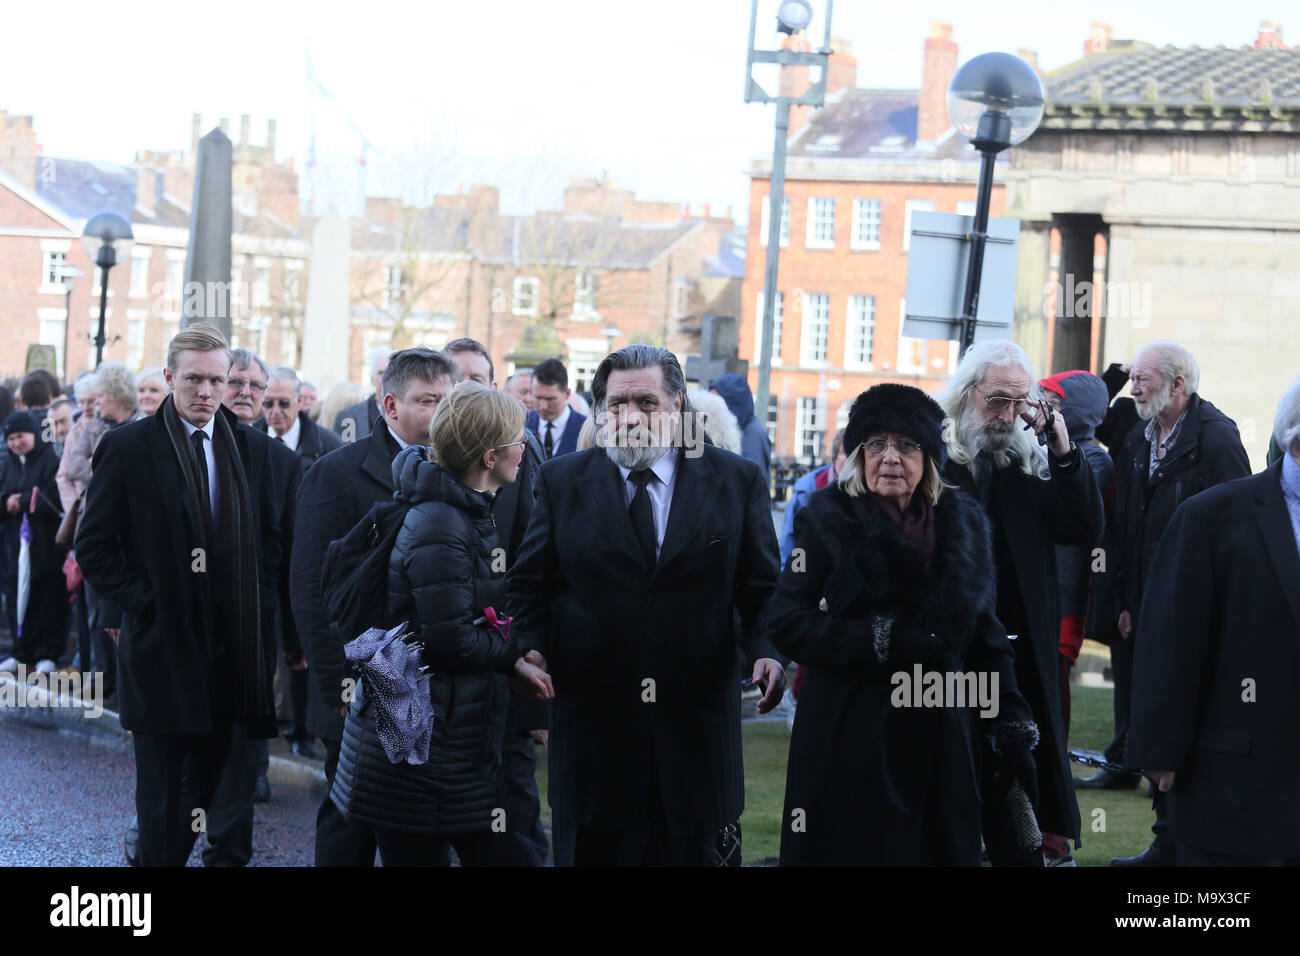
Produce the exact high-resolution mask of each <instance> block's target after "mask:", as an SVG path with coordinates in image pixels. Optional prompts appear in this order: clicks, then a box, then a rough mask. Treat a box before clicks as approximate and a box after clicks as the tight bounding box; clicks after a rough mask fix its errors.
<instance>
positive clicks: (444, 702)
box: [334, 449, 523, 834]
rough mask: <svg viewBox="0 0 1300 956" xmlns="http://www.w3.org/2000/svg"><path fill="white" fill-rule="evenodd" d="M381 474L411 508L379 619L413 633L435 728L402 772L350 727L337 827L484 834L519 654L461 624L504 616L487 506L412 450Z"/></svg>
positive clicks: (494, 798) (511, 644) (497, 790)
mask: <svg viewBox="0 0 1300 956" xmlns="http://www.w3.org/2000/svg"><path fill="white" fill-rule="evenodd" d="M393 471H394V478H395V483H396V485H397V495H396V496H397V497H398V498H399V499H400V500H402V501H404V502H406V503H408V504H410V505H411V506H412V508H411V510H410V511H409V512H407V515H406V520H405V521H404V522H403V524H402V527H401V530H400V531H398V533H397V540H396V541H394V542H393V551H392V554H391V556H390V557H389V562H388V615H389V617H390V619H391V620H392V621H393V622H397V621H407V622H409V623H410V624H411V625H412V626H413V627H416V628H418V629H419V633H420V640H421V642H422V643H423V644H424V651H423V658H424V664H425V666H426V667H428V668H430V677H429V700H430V703H431V704H432V705H433V710H434V713H435V714H437V715H438V716H440V717H443V718H444V719H445V723H444V724H440V725H439V726H438V727H437V729H436V730H435V731H434V734H433V739H432V740H431V742H430V744H429V759H428V761H427V762H426V763H423V764H420V765H418V766H410V765H407V764H397V765H394V764H392V763H390V762H389V761H388V758H387V756H386V754H385V753H384V750H383V746H382V744H381V743H380V742H379V738H378V736H377V735H376V734H375V732H374V729H373V725H369V726H366V728H365V730H364V731H363V732H360V733H354V732H355V731H358V730H359V728H360V727H361V725H360V724H359V723H358V722H356V721H350V722H349V723H348V724H347V726H346V728H345V730H344V736H343V747H342V755H341V756H340V758H339V771H338V777H337V783H336V784H335V789H334V798H335V801H336V802H337V803H339V804H340V808H341V809H345V811H346V813H347V814H348V819H349V820H357V821H359V822H362V823H367V824H370V825H372V826H382V827H387V828H390V829H397V830H402V831H405V832H412V833H426V834H435V833H438V834H455V833H472V832H476V831H482V830H488V829H490V828H491V826H492V823H493V811H494V809H496V808H497V807H500V806H502V797H501V786H502V780H503V772H502V764H501V740H502V737H503V735H504V733H505V724H506V708H507V705H508V703H509V695H510V688H509V685H508V684H507V682H506V676H505V675H506V674H508V673H509V672H510V671H511V669H512V668H513V665H514V662H515V661H516V660H517V659H518V658H519V657H520V656H521V655H522V653H523V652H522V651H521V650H520V649H519V645H518V641H517V640H515V639H513V638H512V639H510V640H505V639H503V638H501V637H500V636H499V635H498V634H497V633H496V632H495V631H489V630H488V629H487V628H485V627H484V626H482V625H475V624H474V623H473V622H474V621H475V620H476V619H477V618H480V617H482V616H483V609H484V608H488V607H491V608H494V609H496V610H498V611H503V610H504V605H505V602H504V598H505V573H504V570H502V568H501V564H500V561H499V560H497V556H496V555H494V554H493V551H494V550H495V549H496V547H497V529H496V524H495V523H494V521H493V516H492V510H491V504H490V502H489V499H488V497H487V496H485V495H484V494H483V493H482V492H477V491H472V490H470V489H469V488H466V487H465V486H464V485H462V484H461V483H460V482H458V481H456V479H455V478H453V477H452V476H451V475H450V474H449V473H447V472H446V471H444V470H443V469H442V468H441V467H439V466H438V465H436V464H434V463H433V462H431V461H427V460H425V458H424V455H423V449H407V450H406V451H403V452H402V453H401V454H400V455H398V457H397V458H396V459H394V461H393ZM494 566H495V567H494ZM363 684H364V681H363ZM362 693H363V694H364V693H365V690H364V686H363V690H362Z"/></svg>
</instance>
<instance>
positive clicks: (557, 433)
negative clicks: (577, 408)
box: [537, 405, 573, 454]
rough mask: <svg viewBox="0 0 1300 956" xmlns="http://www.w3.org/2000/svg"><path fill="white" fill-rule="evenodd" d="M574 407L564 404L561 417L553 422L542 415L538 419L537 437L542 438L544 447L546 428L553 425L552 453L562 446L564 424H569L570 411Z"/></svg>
mask: <svg viewBox="0 0 1300 956" xmlns="http://www.w3.org/2000/svg"><path fill="white" fill-rule="evenodd" d="M571 411H573V409H571V408H569V406H568V405H565V406H564V411H562V412H560V417H559V418H557V419H556V420H555V421H553V422H548V421H547V420H546V419H545V418H542V417H541V416H540V415H539V416H538V420H537V437H538V438H540V439H541V440H542V447H543V448H545V447H546V429H547V427H548V426H553V427H552V430H551V454H555V452H556V451H558V450H559V448H560V439H562V438H563V437H564V426H565V425H567V424H569V412H571Z"/></svg>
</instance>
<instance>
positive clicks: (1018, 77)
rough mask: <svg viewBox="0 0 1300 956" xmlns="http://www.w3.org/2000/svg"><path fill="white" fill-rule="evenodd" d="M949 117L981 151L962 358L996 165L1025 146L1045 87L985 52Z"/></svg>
mask: <svg viewBox="0 0 1300 956" xmlns="http://www.w3.org/2000/svg"><path fill="white" fill-rule="evenodd" d="M948 115H949V116H951V117H952V123H953V125H954V126H955V127H957V131H958V132H960V133H961V134H962V135H963V136H965V137H966V138H967V139H969V140H970V141H971V145H972V146H974V147H975V148H976V149H977V150H979V152H980V178H979V188H978V191H977V193H976V199H975V222H974V223H973V224H972V226H971V235H970V238H971V250H970V259H969V260H968V261H967V263H966V290H965V294H964V295H963V296H962V312H961V333H960V334H961V352H960V354H961V355H965V354H966V350H967V349H969V348H970V347H971V346H972V345H973V344H974V343H975V316H976V314H977V313H978V312H979V301H980V278H981V275H982V273H983V270H984V246H985V243H986V241H987V240H988V227H989V200H990V199H991V198H992V196H993V164H994V163H995V162H996V161H997V157H998V153H1000V152H1002V151H1003V150H1004V149H1006V148H1008V147H1009V146H1017V145H1019V144H1020V143H1023V142H1024V141H1025V140H1026V139H1028V138H1029V136H1030V135H1031V134H1032V133H1033V132H1034V130H1036V129H1037V128H1038V124H1039V122H1040V121H1041V120H1042V118H1043V83H1042V81H1041V80H1040V79H1039V78H1038V73H1037V72H1036V71H1035V70H1034V68H1033V67H1032V66H1030V65H1029V64H1028V63H1026V62H1025V61H1024V60H1022V59H1020V58H1019V57H1015V56H1012V55H1011V54H1010V53H984V54H981V55H980V56H977V57H975V58H974V59H972V60H969V61H967V63H966V64H965V65H964V66H962V68H961V69H959V70H958V71H957V72H956V73H955V74H954V75H953V78H952V82H951V83H950V84H949V85H948Z"/></svg>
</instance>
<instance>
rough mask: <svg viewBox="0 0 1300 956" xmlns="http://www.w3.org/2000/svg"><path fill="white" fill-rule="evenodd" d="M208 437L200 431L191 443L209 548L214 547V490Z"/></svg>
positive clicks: (192, 438) (200, 507)
mask: <svg viewBox="0 0 1300 956" xmlns="http://www.w3.org/2000/svg"><path fill="white" fill-rule="evenodd" d="M207 437H208V436H207V433H206V432H204V431H203V430H202V429H199V430H198V431H196V432H195V433H194V434H193V435H191V436H190V442H191V443H192V444H193V445H194V459H195V461H196V462H197V463H198V472H197V474H198V479H199V499H200V500H199V503H198V504H199V514H200V515H202V516H203V528H204V531H205V533H206V539H207V542H208V547H212V546H213V544H214V542H213V540H212V489H211V488H210V487H209V485H208V456H207V455H206V454H205V453H204V450H203V442H204V440H205V439H207Z"/></svg>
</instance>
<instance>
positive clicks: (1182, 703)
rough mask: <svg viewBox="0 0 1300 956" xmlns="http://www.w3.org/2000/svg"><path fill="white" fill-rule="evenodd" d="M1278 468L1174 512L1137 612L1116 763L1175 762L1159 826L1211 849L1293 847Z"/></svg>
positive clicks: (1297, 746) (1286, 571) (1298, 739)
mask: <svg viewBox="0 0 1300 956" xmlns="http://www.w3.org/2000/svg"><path fill="white" fill-rule="evenodd" d="M1281 472H1282V462H1278V463H1277V464H1274V465H1272V466H1271V467H1269V468H1268V469H1267V470H1266V471H1263V472H1261V473H1260V474H1258V475H1252V476H1250V477H1248V478H1242V479H1239V480H1236V481H1231V482H1228V483H1227V484H1223V485H1219V486H1218V487H1215V488H1212V489H1210V490H1209V491H1206V492H1204V493H1202V494H1199V495H1197V496H1196V497H1195V498H1193V499H1192V500H1191V501H1188V502H1187V503H1185V504H1183V505H1182V506H1180V507H1179V508H1178V509H1177V510H1176V511H1175V512H1174V515H1173V518H1172V520H1171V521H1170V522H1169V526H1168V528H1167V529H1166V530H1165V533H1164V536H1163V538H1162V540H1161V542H1160V545H1159V547H1158V548H1157V549H1156V555H1155V560H1154V562H1153V563H1152V565H1151V569H1150V577H1149V580H1148V583H1147V592H1146V596H1145V598H1144V599H1143V602H1142V614H1141V616H1140V617H1139V621H1140V622H1141V623H1140V624H1139V625H1138V639H1137V646H1136V648H1135V660H1134V665H1133V716H1132V720H1131V723H1130V727H1129V735H1128V751H1127V756H1128V763H1129V764H1131V765H1132V766H1134V767H1142V768H1144V769H1146V770H1173V771H1175V773H1176V776H1175V779H1174V788H1173V790H1171V791H1170V792H1169V804H1168V807H1169V819H1170V827H1171V830H1172V834H1173V836H1174V838H1175V839H1177V840H1178V842H1179V843H1186V844H1188V845H1189V846H1193V847H1196V848H1199V849H1202V850H1207V851H1210V852H1212V853H1226V854H1229V855H1232V856H1245V857H1256V858H1276V857H1297V856H1300V799H1297V796H1296V795H1297V794H1298V793H1300V763H1297V761H1296V755H1297V754H1300V694H1298V693H1297V692H1296V688H1297V687H1300V552H1298V551H1297V548H1296V540H1295V535H1294V532H1293V530H1292V525H1291V516H1290V514H1289V512H1288V510H1287V506H1286V502H1285V500H1284V498H1283V496H1282V486H1281V483H1280V479H1281ZM1247 680H1249V681H1250V682H1251V683H1250V684H1249V685H1247V684H1246V683H1245V682H1246V681H1247Z"/></svg>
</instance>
